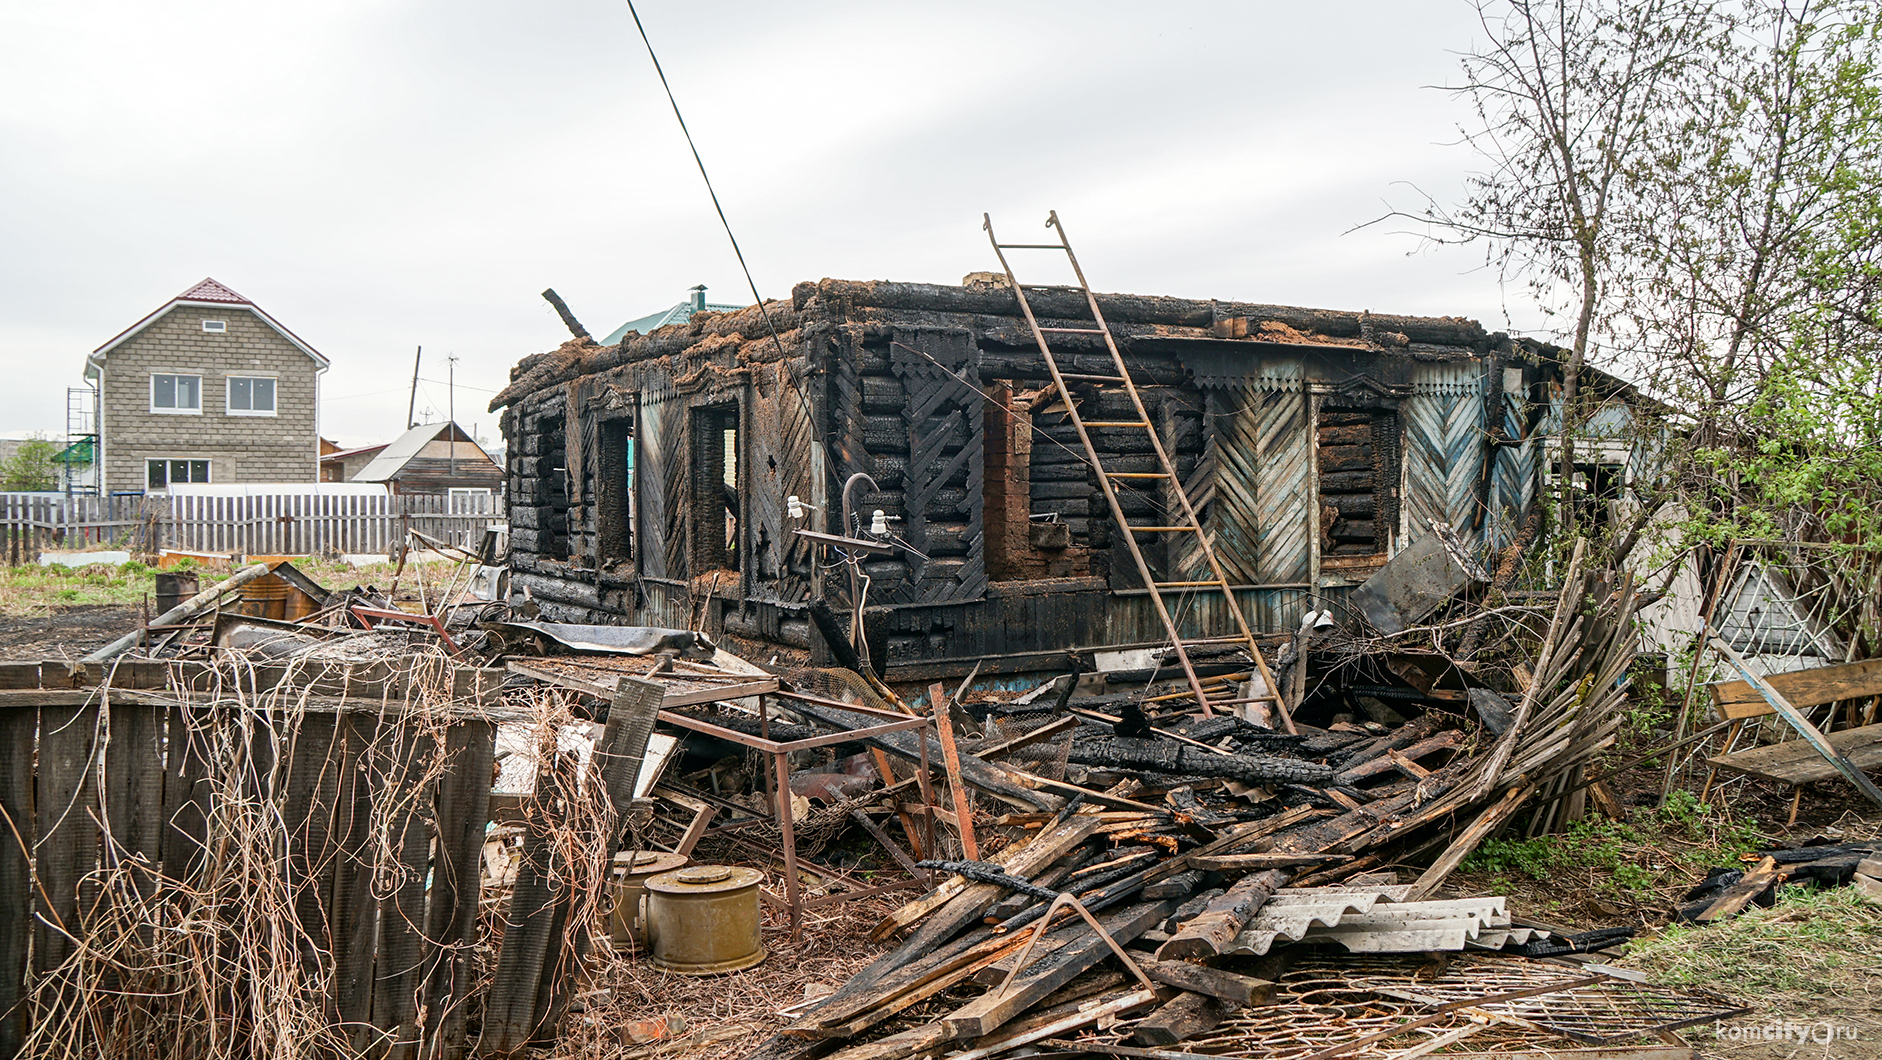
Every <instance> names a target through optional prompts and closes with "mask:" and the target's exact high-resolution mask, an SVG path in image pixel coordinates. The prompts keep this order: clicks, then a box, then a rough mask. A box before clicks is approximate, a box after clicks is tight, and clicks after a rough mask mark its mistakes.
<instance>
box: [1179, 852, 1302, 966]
mask: <svg viewBox="0 0 1882 1060" xmlns="http://www.w3.org/2000/svg"><path fill="white" fill-rule="evenodd" d="M1194 863H1195V859H1194V858H1192V859H1191V864H1194ZM1287 879H1288V874H1287V873H1285V872H1281V871H1280V870H1278V869H1269V870H1267V871H1265V872H1256V873H1251V874H1250V875H1247V876H1244V877H1242V878H1241V879H1240V880H1237V881H1236V882H1235V885H1234V886H1232V887H1230V888H1229V889H1228V890H1227V891H1226V892H1224V893H1223V895H1222V896H1221V897H1220V898H1218V899H1216V900H1215V901H1213V902H1211V903H1209V905H1208V907H1207V908H1206V909H1204V910H1203V911H1202V912H1201V913H1200V914H1198V915H1197V916H1196V917H1195V919H1193V920H1191V921H1189V922H1188V923H1186V924H1184V925H1183V926H1182V928H1181V929H1180V930H1178V931H1177V933H1176V936H1175V937H1174V938H1172V939H1170V941H1168V942H1166V943H1164V944H1163V945H1162V946H1160V947H1158V948H1157V959H1158V960H1160V961H1170V960H1187V959H1192V958H1200V957H1214V956H1216V955H1217V954H1219V953H1221V952H1222V951H1223V950H1224V949H1227V948H1228V945H1229V943H1231V942H1233V941H1235V936H1236V935H1237V934H1239V933H1240V932H1241V930H1242V928H1243V927H1245V926H1247V924H1248V921H1249V919H1250V918H1252V917H1253V916H1254V915H1255V914H1256V913H1258V912H1260V911H1261V907H1262V906H1263V905H1266V904H1267V901H1268V899H1270V898H1272V897H1274V892H1275V891H1277V890H1279V889H1280V888H1282V887H1285V886H1287ZM1178 985H1181V984H1178Z"/></svg>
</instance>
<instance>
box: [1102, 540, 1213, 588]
mask: <svg viewBox="0 0 1882 1060" xmlns="http://www.w3.org/2000/svg"><path fill="white" fill-rule="evenodd" d="M1124 529H1126V530H1129V531H1130V532H1131V533H1133V534H1200V533H1202V531H1201V530H1198V529H1196V528H1195V527H1193V526H1127V527H1125V528H1124ZM1210 584H1211V585H1213V584H1215V583H1214V582H1211V583H1210Z"/></svg>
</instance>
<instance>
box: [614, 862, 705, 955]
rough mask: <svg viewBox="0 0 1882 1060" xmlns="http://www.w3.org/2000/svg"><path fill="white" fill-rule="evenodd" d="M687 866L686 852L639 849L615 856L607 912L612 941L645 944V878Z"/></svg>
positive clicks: (637, 945) (637, 944) (644, 945)
mask: <svg viewBox="0 0 1882 1060" xmlns="http://www.w3.org/2000/svg"><path fill="white" fill-rule="evenodd" d="M685 865H686V855H684V854H669V853H666V852H665V851H660V850H638V851H632V852H629V853H625V854H616V855H615V856H614V874H615V875H614V886H613V888H612V889H613V891H614V910H613V912H611V913H609V914H608V934H609V935H611V936H613V938H614V941H616V942H621V943H625V942H628V941H630V940H631V941H632V942H633V943H634V945H635V947H637V948H645V947H646V945H647V905H646V901H645V899H646V897H647V881H648V880H650V879H652V878H653V877H655V876H658V875H660V874H661V873H663V872H672V871H673V870H674V869H677V868H683V867H684V866H685Z"/></svg>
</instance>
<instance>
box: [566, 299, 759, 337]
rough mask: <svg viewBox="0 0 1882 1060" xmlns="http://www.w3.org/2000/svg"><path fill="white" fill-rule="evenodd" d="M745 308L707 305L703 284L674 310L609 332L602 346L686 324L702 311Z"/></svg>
mask: <svg viewBox="0 0 1882 1060" xmlns="http://www.w3.org/2000/svg"><path fill="white" fill-rule="evenodd" d="M743 308H745V307H744V306H738V305H708V304H707V303H706V288H705V285H703V284H701V285H700V286H698V287H695V288H693V297H691V298H688V299H687V300H686V301H684V302H681V303H679V304H678V305H676V306H673V307H672V308H669V309H662V310H661V311H660V312H658V313H649V314H648V315H646V316H644V317H641V318H639V319H637V320H630V321H628V322H627V323H625V324H622V325H621V326H620V327H618V328H615V329H614V330H613V331H610V332H608V337H607V338H605V339H602V340H601V344H602V345H603V346H612V345H614V344H615V343H617V342H620V341H621V339H622V338H623V337H625V336H626V335H627V333H628V332H630V331H638V332H640V333H641V334H642V335H645V334H647V333H649V332H651V331H653V330H654V329H656V328H664V327H666V326H667V325H669V324H684V323H686V322H687V321H688V320H690V319H692V316H693V314H694V313H698V312H702V311H711V312H714V313H729V312H731V311H732V310H734V309H743Z"/></svg>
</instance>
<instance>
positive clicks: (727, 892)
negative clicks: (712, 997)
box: [646, 865, 765, 975]
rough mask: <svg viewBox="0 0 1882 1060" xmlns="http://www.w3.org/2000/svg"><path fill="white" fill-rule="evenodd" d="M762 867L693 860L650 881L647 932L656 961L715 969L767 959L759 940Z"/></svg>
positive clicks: (689, 969) (692, 969)
mask: <svg viewBox="0 0 1882 1060" xmlns="http://www.w3.org/2000/svg"><path fill="white" fill-rule="evenodd" d="M764 878H765V877H764V873H762V872H759V871H758V870H757V869H746V868H737V867H733V866H727V865H694V866H692V867H690V868H684V869H675V870H674V871H672V872H665V873H661V874H660V875H658V876H655V877H653V878H652V879H650V880H648V881H647V884H646V886H647V932H648V934H649V935H651V936H652V937H653V963H654V966H655V967H658V968H663V969H665V970H667V971H669V972H679V973H681V974H683V975H715V974H717V973H720V972H736V971H738V970H740V969H742V968H750V967H751V966H752V965H754V964H757V963H758V962H759V961H762V960H764V959H765V950H764V947H763V946H762V945H761V944H760V943H759V940H758V885H759V884H760V883H761V882H763V880H764Z"/></svg>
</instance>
